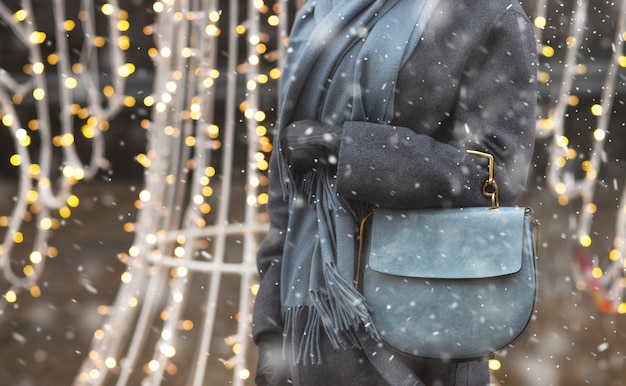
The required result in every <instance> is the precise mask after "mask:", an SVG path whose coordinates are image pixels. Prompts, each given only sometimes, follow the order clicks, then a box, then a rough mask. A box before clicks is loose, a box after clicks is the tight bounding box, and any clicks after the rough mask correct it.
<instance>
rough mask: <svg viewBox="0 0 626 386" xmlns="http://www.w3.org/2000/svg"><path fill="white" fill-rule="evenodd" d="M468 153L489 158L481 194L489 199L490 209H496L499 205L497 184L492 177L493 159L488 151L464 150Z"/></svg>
mask: <svg viewBox="0 0 626 386" xmlns="http://www.w3.org/2000/svg"><path fill="white" fill-rule="evenodd" d="M466 151H467V153H468V154H471V155H475V156H478V157H483V158H487V160H489V177H488V178H487V180H486V181H485V183H484V184H483V196H485V197H487V198H490V199H491V209H498V208H499V207H500V201H499V200H498V184H497V183H496V180H495V179H494V178H493V172H494V159H493V156H492V155H491V154H489V153H485V152H482V151H476V150H466Z"/></svg>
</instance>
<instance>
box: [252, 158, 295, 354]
mask: <svg viewBox="0 0 626 386" xmlns="http://www.w3.org/2000/svg"><path fill="white" fill-rule="evenodd" d="M273 154H275V153H273ZM273 154H272V156H271V157H270V171H269V173H270V178H269V181H270V182H269V192H268V194H269V201H268V203H267V212H268V215H269V217H270V230H269V233H268V235H267V236H266V237H265V239H264V240H263V242H262V243H261V246H260V248H259V251H258V252H257V269H258V271H259V280H260V285H259V292H258V293H257V296H256V298H255V302H254V309H253V319H252V336H253V338H254V341H255V342H256V341H257V338H258V336H259V335H260V334H261V333H264V332H279V333H281V334H282V332H283V321H282V313H281V305H280V304H281V303H280V269H281V261H282V254H283V246H284V244H285V235H286V232H287V222H288V217H289V203H288V202H287V201H286V200H285V199H284V198H283V192H282V187H281V185H280V179H279V178H278V168H277V161H276V157H275V156H274V155H273Z"/></svg>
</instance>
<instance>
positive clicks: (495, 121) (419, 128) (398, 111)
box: [252, 0, 537, 385]
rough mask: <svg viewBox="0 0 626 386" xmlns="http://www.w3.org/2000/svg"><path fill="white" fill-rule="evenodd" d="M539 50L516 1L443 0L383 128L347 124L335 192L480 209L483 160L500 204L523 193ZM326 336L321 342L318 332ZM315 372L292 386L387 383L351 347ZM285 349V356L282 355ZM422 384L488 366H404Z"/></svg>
mask: <svg viewBox="0 0 626 386" xmlns="http://www.w3.org/2000/svg"><path fill="white" fill-rule="evenodd" d="M536 63H537V62H536V42H535V37H534V34H533V29H532V25H531V24H530V22H529V20H528V17H527V15H526V14H525V13H524V11H523V9H522V8H521V7H520V5H519V4H518V3H517V1H516V0H483V1H479V0H441V2H440V4H439V6H438V8H437V9H436V10H435V13H434V14H433V16H432V18H431V19H430V21H429V23H428V24H427V26H426V28H425V31H424V33H423V37H422V40H421V41H420V43H419V44H418V46H417V48H416V50H415V52H414V53H413V54H412V56H411V57H410V59H409V61H408V63H407V64H406V65H405V67H404V68H402V70H401V71H400V74H399V78H398V82H397V85H396V99H395V118H394V120H393V122H392V125H381V124H374V123H368V122H345V123H344V124H343V136H342V141H341V147H340V152H339V157H338V165H337V190H338V193H339V194H340V195H342V196H344V197H346V198H350V199H354V200H362V201H365V202H368V203H371V204H372V205H381V206H387V207H404V208H423V207H441V206H486V205H489V202H488V201H487V200H486V199H485V197H483V195H482V193H481V189H482V184H483V182H484V181H485V179H486V178H487V170H486V168H485V165H486V162H485V161H484V160H482V159H477V158H476V157H473V156H468V155H467V154H466V153H465V151H464V149H474V150H481V151H486V152H489V153H491V154H493V155H494V157H495V161H496V171H495V176H496V180H497V182H498V186H499V189H500V203H501V205H502V206H506V205H511V204H512V203H513V202H514V201H515V200H516V198H517V197H518V196H519V195H520V193H521V192H522V191H523V189H524V185H525V183H526V178H527V174H528V171H529V167H530V162H531V157H532V153H533V144H534V128H535V107H536V71H537V68H536ZM276 170H277V165H276V160H275V157H272V159H271V161H270V186H269V195H270V201H269V203H268V206H267V210H268V213H269V216H270V220H271V224H270V231H269V234H268V235H267V237H266V239H265V240H264V242H263V243H262V245H261V247H260V249H259V252H258V256H257V263H258V270H259V275H260V280H261V285H260V289H259V292H258V295H257V297H256V301H255V305H254V315H253V328H252V332H253V337H254V339H255V340H256V339H257V338H258V336H259V335H260V334H263V333H271V332H274V333H282V331H283V324H282V317H281V305H280V285H281V283H280V269H281V261H282V259H288V258H289V256H283V255H282V250H283V244H284V240H285V234H286V227H287V221H288V217H289V210H288V205H287V202H286V201H285V200H284V199H283V194H282V189H281V184H280V181H278V175H277V173H278V172H277V171H276ZM322 335H324V334H322ZM322 347H323V351H324V352H323V360H324V363H323V364H322V365H319V366H310V365H309V366H302V367H300V366H292V376H293V381H294V384H296V385H309V384H310V385H320V384H323V385H385V384H387V382H385V381H384V380H383V379H382V377H381V376H380V374H379V373H378V372H377V371H376V370H375V369H374V367H373V366H372V365H371V363H369V361H368V360H367V358H366V357H365V356H364V355H363V353H362V351H361V350H359V349H352V350H339V351H336V350H333V349H332V347H330V345H329V344H328V342H322ZM287 351H289V350H287ZM400 360H403V361H406V362H407V363H408V364H409V366H410V367H411V368H412V369H413V370H414V371H415V372H416V373H417V374H418V375H419V376H420V377H421V378H422V380H423V381H424V382H425V383H426V385H484V384H486V383H487V382H488V371H487V367H486V362H484V361H473V362H462V363H436V362H427V361H414V360H405V359H400Z"/></svg>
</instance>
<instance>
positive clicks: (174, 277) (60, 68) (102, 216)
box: [0, 0, 626, 386]
mask: <svg viewBox="0 0 626 386" xmlns="http://www.w3.org/2000/svg"><path fill="white" fill-rule="evenodd" d="M298 3H299V2H297V1H260V0H250V1H244V0H241V1H235V2H233V1H224V0H220V1H218V0H195V1H191V0H190V1H183V0H162V1H152V0H119V1H100V0H96V1H94V0H85V1H81V0H54V1H40V0H30V1H27V0H1V1H0V117H1V125H0V238H1V240H2V247H1V248H0V259H1V260H0V264H1V265H0V270H1V272H2V276H1V277H0V293H2V294H3V299H2V300H0V302H1V303H2V304H1V305H0V384H1V385H12V386H13V385H15V386H31V385H37V386H40V385H46V386H47V385H54V386H56V385H72V384H76V385H82V384H85V385H114V384H118V385H122V384H128V385H139V384H146V385H161V384H162V385H192V384H193V385H200V384H202V385H227V384H246V385H252V384H253V381H252V380H253V378H254V377H253V372H254V366H255V349H254V346H253V345H252V343H251V342H250V338H249V332H250V331H249V322H250V315H249V309H250V305H251V304H252V302H253V300H254V294H255V291H256V279H255V271H254V251H255V248H256V246H257V245H258V242H259V241H260V240H261V239H262V237H263V234H264V232H265V230H266V224H267V218H266V216H265V212H264V204H265V202H266V200H267V196H266V193H265V192H266V186H267V178H266V169H267V160H269V154H270V152H271V150H272V148H271V141H272V136H273V120H274V119H275V109H276V91H277V86H278V82H279V80H280V65H281V60H282V58H283V57H284V42H285V38H286V36H287V33H288V29H289V26H290V25H291V22H292V20H293V16H294V14H295V11H296V9H297V8H298V6H299V5H300V4H298ZM624 4H626V1H625V0H620V1H615V2H611V1H605V2H596V1H593V2H592V1H588V0H587V1H585V0H577V1H560V0H536V1H535V0H525V1H524V2H523V3H522V5H523V7H524V9H525V10H526V11H527V13H528V15H529V18H530V19H531V21H532V22H533V24H534V25H535V27H536V33H537V37H538V51H539V54H540V55H539V59H540V66H539V69H538V70H539V71H538V74H539V77H538V79H539V93H538V100H539V105H540V109H539V111H538V116H537V138H536V146H535V157H534V164H533V169H532V171H531V174H530V175H529V182H528V186H527V191H526V192H525V194H524V195H523V196H522V197H521V198H520V200H519V201H518V205H521V206H530V207H533V208H534V209H535V213H536V217H538V218H539V219H540V221H541V223H542V226H541V231H540V234H541V236H540V254H539V255H540V256H539V260H538V266H539V285H540V287H539V296H538V307H537V312H536V315H535V320H534V323H533V324H532V326H531V327H530V330H529V331H528V332H527V334H526V335H525V336H524V337H523V338H522V339H521V340H520V341H519V342H517V343H516V344H515V346H514V347H512V348H510V349H507V350H504V351H502V352H500V353H499V354H498V355H497V356H496V358H495V359H494V360H493V361H492V363H491V365H492V371H493V374H494V378H495V379H497V380H498V382H499V383H500V384H502V385H520V386H526V385H538V386H539V385H541V386H543V385H611V386H613V385H624V384H626V321H625V319H626V303H625V300H624V298H623V296H624V288H625V287H626V278H625V277H626V275H625V273H624V253H625V245H624V244H625V240H626V209H625V208H626V194H625V193H624V192H625V190H624V185H625V177H626V166H625V163H626V159H625V158H626V150H624V149H626V127H625V126H626V107H625V103H626V97H625V95H626V94H625V93H626V51H625V50H624V40H625V39H626V27H625V26H624V19H625V14H626V6H625V5H624ZM142 382H143V383H142Z"/></svg>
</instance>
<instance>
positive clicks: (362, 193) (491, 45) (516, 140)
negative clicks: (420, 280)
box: [337, 9, 536, 207]
mask: <svg viewBox="0 0 626 386" xmlns="http://www.w3.org/2000/svg"><path fill="white" fill-rule="evenodd" d="M440 43H441V42H440ZM473 44H474V47H473V48H472V49H471V50H470V51H468V55H467V56H466V57H461V58H460V60H463V63H461V64H460V66H461V67H460V69H462V72H460V73H459V74H449V75H450V76H448V79H445V80H442V81H441V82H438V83H437V84H439V85H441V84H446V85H449V86H447V89H445V90H440V91H439V92H438V93H435V94H433V95H428V97H430V98H441V99H442V100H441V105H443V106H446V98H454V101H453V103H450V104H449V105H450V108H449V109H448V110H447V111H442V112H440V115H441V116H440V117H439V116H436V117H435V118H438V119H432V118H433V117H432V116H429V117H428V118H429V119H423V120H422V121H421V122H416V123H415V125H414V127H412V128H407V127H394V126H389V125H379V124H372V123H365V122H346V123H344V125H343V136H342V141H341V148H340V153H339V157H338V160H339V161H338V173H337V189H338V192H339V194H340V195H342V196H344V197H348V198H352V199H358V200H363V201H367V202H371V203H374V204H378V205H383V206H389V207H437V206H482V205H489V202H488V201H486V198H485V197H483V196H482V184H483V182H484V181H485V179H486V178H487V168H486V167H485V166H486V162H485V161H484V160H482V159H480V158H477V157H475V156H469V155H467V154H466V152H465V149H473V150H480V151H485V152H488V153H490V154H492V155H493V156H494V157H495V161H496V171H495V178H496V181H497V182H498V185H499V188H500V201H501V204H502V205H510V204H512V202H513V201H514V200H515V199H516V198H517V197H518V195H519V194H520V193H521V192H522V190H523V188H524V185H525V182H526V178H527V173H528V169H529V165H530V159H531V156H532V151H533V143H534V127H535V105H536V83H535V75H536V66H535V63H536V53H535V41H534V36H533V33H532V27H531V25H530V23H529V22H528V19H527V18H526V16H525V15H523V14H521V13H520V12H519V11H518V10H515V9H512V10H510V11H507V12H504V13H503V14H502V15H501V16H500V17H498V18H497V19H496V20H494V21H493V22H492V23H491V25H490V28H489V29H488V30H487V31H486V33H484V34H482V35H481V38H480V41H476V42H474V43H473ZM453 49H454V48H453ZM419 50H420V48H419V46H418V51H419ZM417 54H419V52H417ZM421 54H422V55H424V54H426V55H427V51H422V52H421ZM417 57H418V58H419V55H417ZM429 59H430V58H428V57H426V59H424V58H421V59H419V60H421V63H428V60H429ZM432 59H433V60H437V58H432ZM421 67H424V66H421ZM430 67H431V68H432V69H434V68H435V66H430ZM452 67H453V66H449V67H448V70H450V71H453V68H452ZM418 71H419V68H418ZM425 71H428V70H425ZM446 74H447V73H444V72H443V71H438V73H436V74H435V75H434V76H446ZM420 76H421V75H420V74H419V73H417V74H416V79H417V80H416V81H415V84H414V85H412V86H413V87H421V82H419V81H418V80H419V79H421V78H420ZM425 76H428V72H426V75H425ZM455 76H457V77H458V81H457V80H455V81H450V80H449V78H454V77H455ZM433 84H435V82H433ZM398 87H399V88H400V87H402V85H399V86H398ZM420 103H421V102H420V100H415V106H414V109H415V110H416V111H419V113H420V114H429V113H430V112H431V111H434V110H435V109H430V108H424V107H421V106H420ZM420 109H421V110H420ZM407 114H408V115H410V114H411V113H410V112H409V113H405V116H406V115H407ZM424 122H435V123H431V124H430V125H431V126H434V125H436V124H440V125H442V126H441V127H427V128H425V129H423V128H421V127H420V126H421V125H423V124H424ZM442 122H443V123H442ZM442 131H443V132H447V133H448V134H446V135H440V133H441V132H442ZM420 132H427V133H428V134H420ZM441 137H446V141H445V143H444V142H441V141H440V138H441ZM434 138H438V140H435V139H434Z"/></svg>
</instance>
